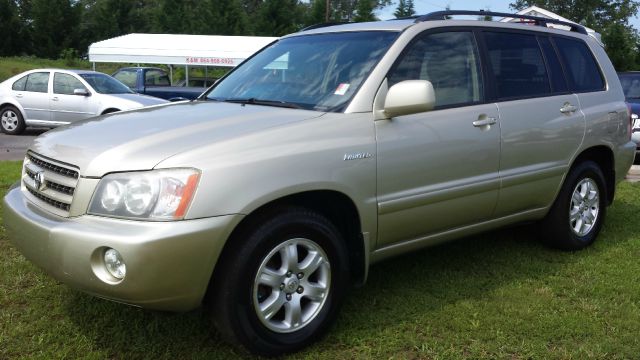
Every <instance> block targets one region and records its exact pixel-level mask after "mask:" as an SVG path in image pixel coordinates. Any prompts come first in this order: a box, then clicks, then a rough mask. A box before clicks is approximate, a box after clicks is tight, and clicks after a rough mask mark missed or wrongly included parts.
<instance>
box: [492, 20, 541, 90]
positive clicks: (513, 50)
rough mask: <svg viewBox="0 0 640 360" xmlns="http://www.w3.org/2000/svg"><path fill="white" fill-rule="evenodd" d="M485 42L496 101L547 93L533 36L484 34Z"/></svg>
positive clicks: (537, 48) (497, 33) (498, 33)
mask: <svg viewBox="0 0 640 360" xmlns="http://www.w3.org/2000/svg"><path fill="white" fill-rule="evenodd" d="M485 40H486V43H487V49H488V51H489V62H490V63H491V69H492V70H493V74H494V76H495V79H496V92H497V97H498V98H499V99H515V98H526V97H536V96H544V95H547V94H549V93H551V87H550V85H549V75H548V74H547V69H546V67H545V63H544V58H543V57H542V52H541V51H540V46H538V40H537V39H536V37H535V36H534V35H527V34H515V33H513V34H512V33H503V32H486V33H485Z"/></svg>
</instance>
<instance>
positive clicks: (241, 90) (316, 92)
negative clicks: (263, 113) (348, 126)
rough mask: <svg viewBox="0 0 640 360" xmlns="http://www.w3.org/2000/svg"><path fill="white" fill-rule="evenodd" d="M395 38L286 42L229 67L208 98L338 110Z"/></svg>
mask: <svg viewBox="0 0 640 360" xmlns="http://www.w3.org/2000/svg"><path fill="white" fill-rule="evenodd" d="M397 36H398V33H397V32H384V31H367V32H349V33H344V32H343V33H331V34H320V35H306V36H295V37H291V38H285V39H282V40H279V41H278V42H276V43H274V44H272V45H271V46H269V47H268V48H266V49H264V50H263V51H261V52H260V53H258V54H257V55H256V56H254V57H253V58H251V59H250V60H248V61H247V62H245V63H244V64H242V65H241V66H239V67H238V68H236V69H234V71H233V72H232V73H230V74H229V76H227V77H226V78H225V79H224V80H222V81H220V82H219V83H218V84H217V85H216V86H215V87H214V88H213V89H212V90H211V91H210V92H209V93H208V94H207V99H210V100H217V101H230V102H242V103H249V104H259V105H270V106H286V107H295V108H302V109H309V110H318V111H342V109H343V108H344V107H345V106H346V105H347V104H348V103H349V101H350V100H351V98H352V97H353V95H354V94H355V93H356V91H357V90H358V88H359V87H360V85H361V84H362V82H363V81H364V80H365V79H366V77H367V76H368V75H369V73H370V72H371V70H372V69H373V67H374V66H375V65H376V64H377V63H378V61H379V60H380V58H381V57H382V56H383V55H384V53H385V52H386V51H387V49H388V48H389V45H390V44H391V43H392V42H393V41H394V40H395V39H396V37H397Z"/></svg>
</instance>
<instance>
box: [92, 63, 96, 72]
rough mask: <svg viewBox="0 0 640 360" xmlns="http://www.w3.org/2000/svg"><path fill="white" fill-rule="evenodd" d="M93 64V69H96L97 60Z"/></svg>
mask: <svg viewBox="0 0 640 360" xmlns="http://www.w3.org/2000/svg"><path fill="white" fill-rule="evenodd" d="M91 65H93V71H96V62H95V61H94V62H92V63H91Z"/></svg>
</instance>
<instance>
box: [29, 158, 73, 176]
mask: <svg viewBox="0 0 640 360" xmlns="http://www.w3.org/2000/svg"><path fill="white" fill-rule="evenodd" d="M27 158H28V159H29V160H30V161H31V162H32V163H34V164H36V165H38V166H40V167H41V168H45V169H47V170H49V171H52V172H54V173H56V174H60V175H63V176H68V177H71V178H74V179H77V178H78V172H77V171H75V170H71V169H67V168H64V167H62V166H58V165H55V164H52V163H50V162H47V161H45V160H42V159H38V158H37V157H35V156H33V155H32V154H31V153H29V154H27Z"/></svg>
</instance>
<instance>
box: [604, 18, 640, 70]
mask: <svg viewBox="0 0 640 360" xmlns="http://www.w3.org/2000/svg"><path fill="white" fill-rule="evenodd" d="M602 42H603V43H604V44H605V45H606V51H607V55H609V59H611V62H612V63H613V66H614V67H615V68H616V70H618V71H629V70H635V69H636V68H637V55H636V54H637V51H638V35H637V33H636V31H635V30H634V29H632V28H631V27H630V26H627V25H623V24H619V23H613V24H611V25H610V26H608V27H607V28H606V29H605V30H604V31H603V32H602Z"/></svg>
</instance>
